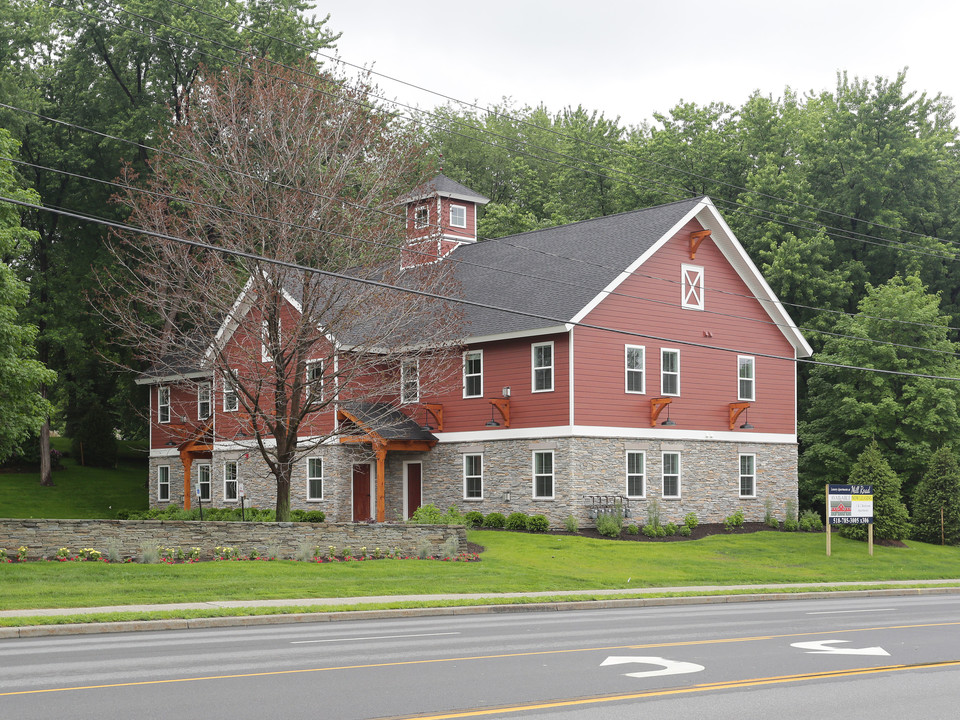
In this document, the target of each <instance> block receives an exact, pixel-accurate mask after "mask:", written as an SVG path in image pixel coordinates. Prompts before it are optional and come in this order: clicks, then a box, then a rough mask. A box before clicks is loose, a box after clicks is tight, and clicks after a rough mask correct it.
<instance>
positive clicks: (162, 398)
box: [157, 385, 170, 423]
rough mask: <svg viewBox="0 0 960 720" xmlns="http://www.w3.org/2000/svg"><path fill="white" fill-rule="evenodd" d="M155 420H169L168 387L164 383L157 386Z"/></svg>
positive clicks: (163, 421)
mask: <svg viewBox="0 0 960 720" xmlns="http://www.w3.org/2000/svg"><path fill="white" fill-rule="evenodd" d="M157 422H161V423H168V422H170V388H168V387H167V386H166V385H161V386H160V387H158V388H157Z"/></svg>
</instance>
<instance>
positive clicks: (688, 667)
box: [600, 655, 704, 678]
mask: <svg viewBox="0 0 960 720" xmlns="http://www.w3.org/2000/svg"><path fill="white" fill-rule="evenodd" d="M627 663H641V664H643V665H659V666H660V669H659V670H647V671H646V672H635V673H624V675H626V676H627V677H636V678H645V677H658V676H660V675H684V674H686V673H695V672H700V671H701V670H703V669H704V668H703V665H697V664H696V663H691V662H680V661H678V660H667V659H666V658H662V657H622V656H619V655H615V656H613V657H608V658H607V659H606V660H604V661H603V662H602V663H600V667H603V666H604V665H625V664H627Z"/></svg>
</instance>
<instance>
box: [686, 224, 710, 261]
mask: <svg viewBox="0 0 960 720" xmlns="http://www.w3.org/2000/svg"><path fill="white" fill-rule="evenodd" d="M708 237H710V231H709V230H696V231H694V232H692V233H690V259H691V260H696V259H697V250H699V249H700V244H701V243H702V242H703V241H704V240H706V239H707V238H708Z"/></svg>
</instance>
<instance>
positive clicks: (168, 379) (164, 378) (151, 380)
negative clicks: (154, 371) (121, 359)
mask: <svg viewBox="0 0 960 720" xmlns="http://www.w3.org/2000/svg"><path fill="white" fill-rule="evenodd" d="M212 376H213V372H211V371H210V370H197V371H195V372H188V373H171V374H170V375H158V376H156V377H146V378H144V377H138V378H137V379H136V380H134V381H133V382H134V384H135V385H163V384H164V383H172V382H180V381H182V380H199V379H201V378H209V377H212Z"/></svg>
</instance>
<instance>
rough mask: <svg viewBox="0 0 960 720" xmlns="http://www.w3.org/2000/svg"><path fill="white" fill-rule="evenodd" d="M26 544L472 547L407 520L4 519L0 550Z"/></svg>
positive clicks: (73, 547) (30, 551)
mask: <svg viewBox="0 0 960 720" xmlns="http://www.w3.org/2000/svg"><path fill="white" fill-rule="evenodd" d="M22 545H26V546H27V558H28V559H31V560H37V559H41V558H52V557H54V556H56V554H57V550H58V549H60V548H62V547H65V548H69V549H70V551H71V554H76V552H77V551H78V550H80V549H82V548H93V549H95V550H99V551H101V552H102V553H104V555H106V553H107V551H108V549H110V548H112V547H115V548H116V549H117V550H118V551H119V553H120V554H121V555H122V556H123V557H124V558H139V557H140V555H141V554H142V552H143V549H144V548H151V547H157V546H161V547H165V548H176V547H181V548H183V549H184V551H186V552H189V548H194V547H198V548H200V550H201V558H202V559H206V560H209V559H211V558H213V555H214V549H215V548H217V547H218V546H219V547H232V548H236V549H237V550H238V551H240V552H241V553H242V554H244V555H246V554H248V553H249V552H250V551H251V550H257V551H258V552H260V553H268V554H276V556H277V557H278V559H285V560H289V559H293V558H294V557H296V555H297V553H298V551H301V550H302V549H303V548H305V547H308V548H309V549H310V550H311V552H312V550H313V548H314V547H320V550H321V552H322V553H323V554H327V553H328V552H329V547H330V546H331V545H332V546H334V547H336V551H337V554H341V553H342V552H343V550H344V548H350V549H351V550H352V551H353V552H354V553H357V552H359V551H360V548H362V547H366V548H367V552H368V553H369V554H373V552H374V551H375V549H376V548H380V550H381V552H382V553H383V554H387V553H389V552H391V551H393V550H395V549H396V548H399V549H400V552H402V553H403V554H408V555H417V554H419V553H420V552H421V551H422V550H423V549H425V548H429V550H427V553H428V554H430V555H441V554H445V553H446V552H450V551H451V550H454V548H455V551H456V552H463V551H465V550H466V548H467V533H466V530H465V529H464V528H462V527H444V526H436V525H405V524H373V525H367V524H353V523H344V524H334V523H262V522H197V521H190V520H16V519H13V520H0V548H5V549H6V550H7V553H8V555H10V556H11V557H15V556H16V554H17V548H19V547H20V546H22Z"/></svg>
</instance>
